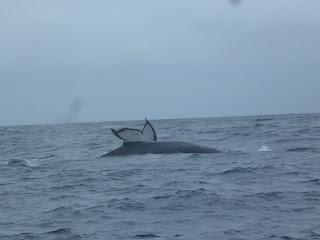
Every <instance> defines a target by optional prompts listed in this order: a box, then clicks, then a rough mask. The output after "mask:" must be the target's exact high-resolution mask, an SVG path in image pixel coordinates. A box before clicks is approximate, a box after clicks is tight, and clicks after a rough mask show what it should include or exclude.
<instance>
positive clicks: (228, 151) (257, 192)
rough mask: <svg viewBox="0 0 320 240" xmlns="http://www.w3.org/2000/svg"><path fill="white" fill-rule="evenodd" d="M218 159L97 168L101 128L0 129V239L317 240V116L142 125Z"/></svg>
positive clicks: (164, 158)
mask: <svg viewBox="0 0 320 240" xmlns="http://www.w3.org/2000/svg"><path fill="white" fill-rule="evenodd" d="M152 123H153V125H154V127H155V129H156V131H157V134H158V138H159V140H183V141H189V142H193V143H198V144H202V145H206V146H210V147H214V148H218V149H219V150H221V151H222V152H221V153H218V154H171V155H153V154H147V155H132V156H124V157H110V158H99V157H100V156H101V155H102V154H104V153H106V152H108V151H111V150H113V149H114V148H116V147H118V146H120V145H121V144H122V143H121V141H120V140H119V139H117V138H116V137H115V136H113V135H112V134H111V132H110V128H121V127H134V128H141V127H142V125H143V121H127V122H102V123H78V124H65V125H38V126H9V127H0V239H1V240H18V239H21V240H25V239H27V240H29V239H32V240H33V239H45V240H53V239H57V240H61V239H68V240H69V239H74V240H76V239H85V240H91V239H92V240H93V239H101V240H102V239H103V240H105V239H138V240H139V239H159V240H160V239H172V240H180V239H190V240H191V239H192V240H193V239H195V240H201V239H219V240H224V239H226V240H227V239H230V240H237V239H250V240H251V239H252V240H259V239H272V240H277V239H285V240H290V239H294V240H297V239H306V240H312V239H320V115H319V114H308V115H278V116H251V117H234V118H206V119H179V120H153V121H152Z"/></svg>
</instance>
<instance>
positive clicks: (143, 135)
mask: <svg viewBox="0 0 320 240" xmlns="http://www.w3.org/2000/svg"><path fill="white" fill-rule="evenodd" d="M111 131H112V133H113V134H114V135H115V136H117V137H118V138H120V139H121V140H123V141H124V142H136V141H157V135H156V131H155V130H154V128H153V126H152V125H151V123H150V122H149V121H148V120H147V119H146V122H145V124H144V127H143V130H142V131H141V130H139V129H134V128H121V129H120V130H115V129H111Z"/></svg>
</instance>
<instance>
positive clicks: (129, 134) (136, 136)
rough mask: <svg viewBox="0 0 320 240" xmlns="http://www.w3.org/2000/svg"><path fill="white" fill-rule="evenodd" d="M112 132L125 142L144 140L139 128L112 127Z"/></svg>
mask: <svg viewBox="0 0 320 240" xmlns="http://www.w3.org/2000/svg"><path fill="white" fill-rule="evenodd" d="M111 131H112V133H113V134H114V135H116V136H117V137H118V138H120V139H121V140H123V141H125V142H134V141H142V132H141V131H140V130H139V129H133V128H121V129H120V130H118V131H117V130H114V129H111Z"/></svg>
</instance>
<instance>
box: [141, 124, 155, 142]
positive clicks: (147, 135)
mask: <svg viewBox="0 0 320 240" xmlns="http://www.w3.org/2000/svg"><path fill="white" fill-rule="evenodd" d="M142 137H143V140H144V141H157V134H156V131H155V130H154V128H153V126H152V125H151V123H150V122H149V121H148V120H147V119H146V122H145V124H144V127H143V130H142Z"/></svg>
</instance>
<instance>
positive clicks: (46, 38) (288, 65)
mask: <svg viewBox="0 0 320 240" xmlns="http://www.w3.org/2000/svg"><path fill="white" fill-rule="evenodd" d="M0 5H1V7H0V125H20V124H48V123H60V122H75V121H80V122H88V121H90V122H91V121H109V120H132V119H144V118H145V117H147V118H150V119H163V118H165V119H167V118H189V117H215V116H237V115H258V114H285V113H310V112H312V113H314V112H320V104H319V103H320V1H319V0H232V1H231V0H229V1H227V0H201V1H195V0H193V1H191V0H114V1H108V0H96V1H90V0H68V1H66V0H47V1H43V0H28V1H24V0H2V1H1V4H0Z"/></svg>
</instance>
